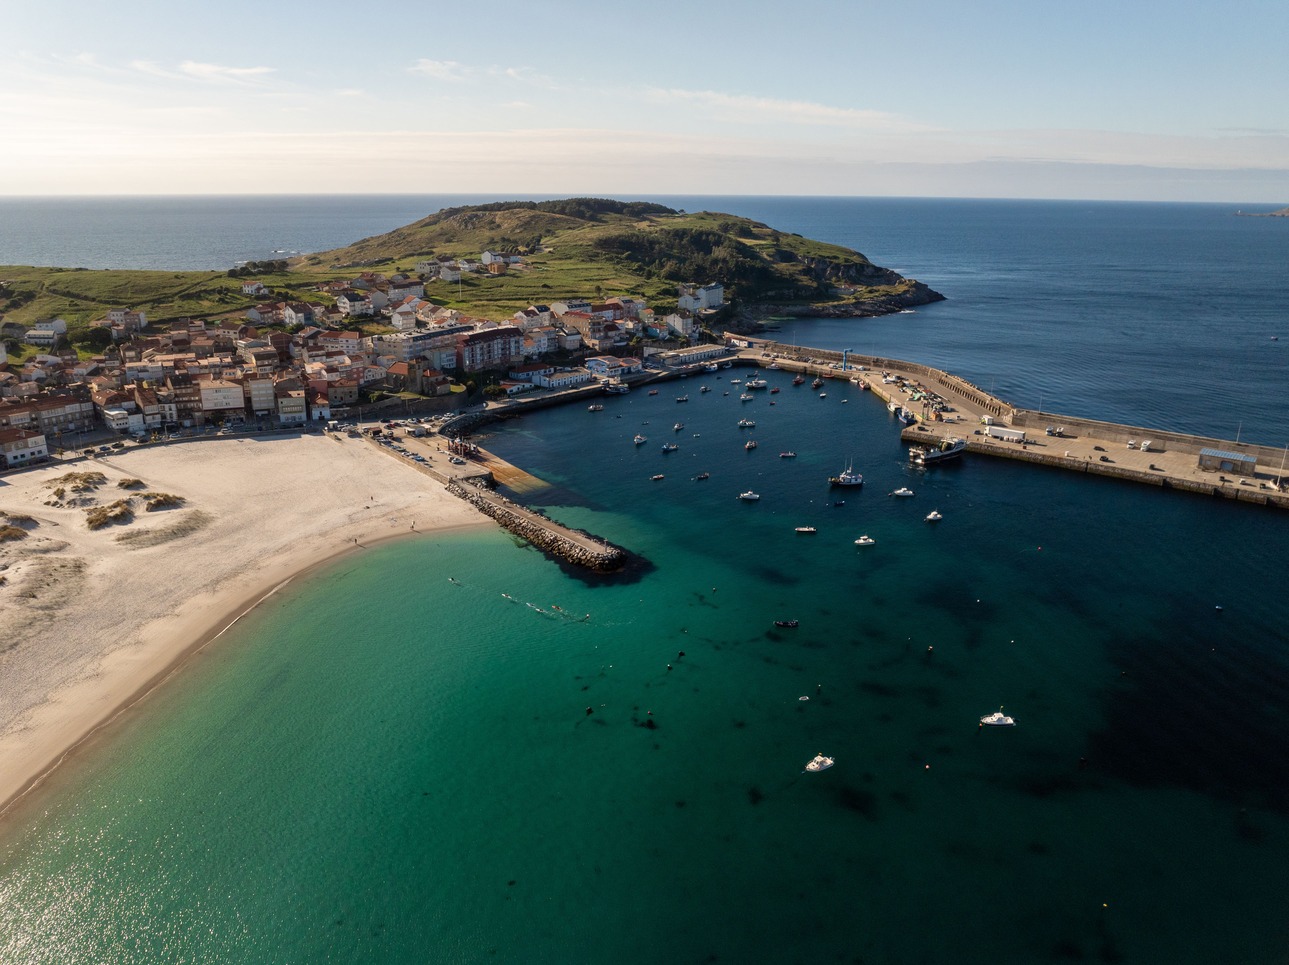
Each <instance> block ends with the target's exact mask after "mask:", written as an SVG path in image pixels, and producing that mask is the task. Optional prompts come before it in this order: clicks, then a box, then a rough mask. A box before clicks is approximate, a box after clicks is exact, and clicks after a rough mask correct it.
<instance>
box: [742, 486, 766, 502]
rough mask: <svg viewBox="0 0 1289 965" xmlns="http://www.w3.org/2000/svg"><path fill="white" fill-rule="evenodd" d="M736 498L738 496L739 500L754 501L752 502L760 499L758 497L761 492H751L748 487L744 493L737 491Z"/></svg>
mask: <svg viewBox="0 0 1289 965" xmlns="http://www.w3.org/2000/svg"><path fill="white" fill-rule="evenodd" d="M738 498H739V499H741V500H743V501H744V502H745V503H754V502H756V501H757V500H758V499H760V498H761V494H760V493H754V492H752V490H750V489H749V490H748V491H747V492H745V493H739V494H738Z"/></svg>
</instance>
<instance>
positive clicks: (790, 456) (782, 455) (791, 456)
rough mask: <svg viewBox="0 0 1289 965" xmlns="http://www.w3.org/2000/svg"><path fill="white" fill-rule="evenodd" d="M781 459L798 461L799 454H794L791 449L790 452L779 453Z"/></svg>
mask: <svg viewBox="0 0 1289 965" xmlns="http://www.w3.org/2000/svg"><path fill="white" fill-rule="evenodd" d="M779 458H780V459H796V458H797V454H796V453H795V452H793V451H792V450H791V449H789V450H787V451H786V452H781V453H779Z"/></svg>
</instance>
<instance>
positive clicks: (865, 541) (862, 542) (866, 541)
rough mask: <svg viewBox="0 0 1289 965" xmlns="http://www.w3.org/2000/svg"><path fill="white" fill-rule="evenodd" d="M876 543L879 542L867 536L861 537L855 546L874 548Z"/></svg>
mask: <svg viewBox="0 0 1289 965" xmlns="http://www.w3.org/2000/svg"><path fill="white" fill-rule="evenodd" d="M876 542H877V540H875V539H873V537H871V536H867V535H866V536H861V537H860V538H859V539H857V540H855V545H856V546H872V545H873V544H874V543H876Z"/></svg>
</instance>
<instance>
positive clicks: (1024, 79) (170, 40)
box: [0, 0, 1289, 207]
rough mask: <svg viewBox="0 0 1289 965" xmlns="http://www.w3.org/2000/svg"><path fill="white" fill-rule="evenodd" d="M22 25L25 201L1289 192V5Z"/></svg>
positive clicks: (1139, 0) (126, 7) (906, 4)
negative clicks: (1287, 48)
mask: <svg viewBox="0 0 1289 965" xmlns="http://www.w3.org/2000/svg"><path fill="white" fill-rule="evenodd" d="M14 7H16V8H17V9H14ZM0 33H2V34H3V36H4V37H5V44H4V46H3V54H0V195H103V194H108V195H116V194H122V195H135V194H261V193H262V194H283V193H301V194H358V193H401V194H413V193H487V194H505V193H507V192H514V193H515V194H517V195H518V194H523V195H542V194H547V195H551V196H556V195H600V196H615V197H623V196H628V195H632V196H635V195H664V194H665V195H677V194H697V195H713V194H717V195H746V194H760V195H827V196H837V195H844V196H909V197H1010V198H1090V199H1107V200H1143V201H1168V200H1179V201H1222V202H1236V203H1240V202H1244V203H1250V204H1255V203H1263V204H1268V205H1272V206H1275V207H1279V206H1282V205H1286V204H1289V59H1287V58H1285V57H1284V53H1283V48H1284V40H1285V38H1286V37H1289V3H1286V2H1284V0H1274V2H1262V0H1249V2H1244V0H1226V2H1224V3H1222V4H1220V5H1219V4H1218V3H1215V2H1188V0H1171V2H1167V3H1165V2H1154V0H1115V2H1102V0H1082V2H1080V3H1060V4H1058V3H1055V2H1048V0H1024V2H1012V0H999V2H988V0H985V2H979V3H969V2H966V0H894V2H890V0H888V2H885V3H877V2H872V0H791V2H786V3H785V2H769V0H683V2H682V0H644V2H639V3H634V4H631V3H622V4H618V3H614V2H612V0H610V2H604V0H599V2H589V0H524V2H521V3H505V4H480V5H477V6H475V5H472V4H468V3H465V4H461V3H458V4H438V3H432V2H431V3H427V2H425V0H421V2H418V3H411V2H403V0H368V2H366V3H361V4H354V3H344V4H341V3H337V2H333V0H314V2H308V3H305V2H298V0H273V2H269V3H265V2H263V0H255V2H250V0H222V2H220V3H218V4H211V3H209V2H205V0H203V2H192V0H164V2H156V0H116V2H114V3H111V4H107V3H86V2H85V0H42V2H40V3H22V4H16V5H8V9H5V10H4V11H3V13H2V14H0Z"/></svg>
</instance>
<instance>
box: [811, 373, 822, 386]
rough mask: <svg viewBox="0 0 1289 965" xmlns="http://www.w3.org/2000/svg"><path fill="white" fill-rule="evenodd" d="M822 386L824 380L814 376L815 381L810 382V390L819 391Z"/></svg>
mask: <svg viewBox="0 0 1289 965" xmlns="http://www.w3.org/2000/svg"><path fill="white" fill-rule="evenodd" d="M823 384H824V380H823V378H822V377H820V376H818V375H816V376H815V380H814V381H813V382H811V383H810V388H812V389H821V388H823Z"/></svg>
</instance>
